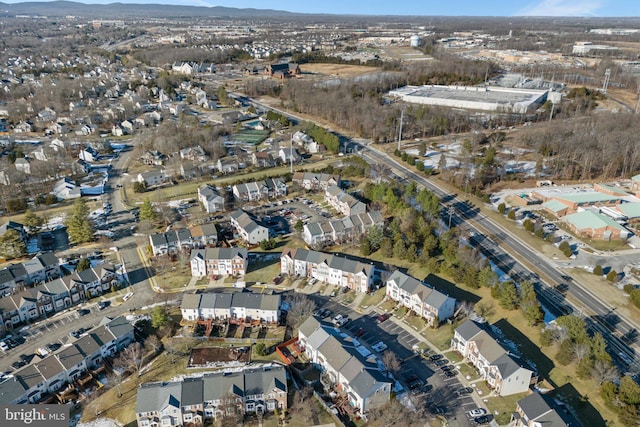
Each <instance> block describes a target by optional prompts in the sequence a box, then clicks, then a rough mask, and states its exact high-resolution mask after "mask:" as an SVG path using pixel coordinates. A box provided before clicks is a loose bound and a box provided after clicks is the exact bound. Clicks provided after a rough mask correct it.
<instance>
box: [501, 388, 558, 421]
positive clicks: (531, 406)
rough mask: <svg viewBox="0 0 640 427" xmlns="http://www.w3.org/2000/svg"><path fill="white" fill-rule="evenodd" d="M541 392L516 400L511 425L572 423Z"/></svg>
mask: <svg viewBox="0 0 640 427" xmlns="http://www.w3.org/2000/svg"><path fill="white" fill-rule="evenodd" d="M549 401H551V399H547V398H546V397H545V396H544V395H542V394H540V393H535V392H534V393H532V394H530V395H529V396H527V397H525V398H524V399H520V400H518V402H516V411H515V412H513V413H512V414H511V423H510V424H509V427H568V426H569V425H570V424H569V423H567V422H565V420H563V419H562V417H561V416H560V414H559V413H558V412H557V411H556V410H555V409H553V408H552V407H551V405H550V404H549Z"/></svg>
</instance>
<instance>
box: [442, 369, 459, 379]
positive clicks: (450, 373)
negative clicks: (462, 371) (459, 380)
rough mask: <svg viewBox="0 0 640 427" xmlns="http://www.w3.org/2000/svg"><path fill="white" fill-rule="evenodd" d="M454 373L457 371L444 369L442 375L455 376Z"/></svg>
mask: <svg viewBox="0 0 640 427" xmlns="http://www.w3.org/2000/svg"><path fill="white" fill-rule="evenodd" d="M456 375H458V371H456V370H455V369H452V370H450V371H444V376H445V377H447V378H451V377H455V376H456Z"/></svg>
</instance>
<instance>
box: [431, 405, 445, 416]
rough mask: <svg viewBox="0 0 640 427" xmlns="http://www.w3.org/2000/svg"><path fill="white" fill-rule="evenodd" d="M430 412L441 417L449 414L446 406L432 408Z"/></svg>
mask: <svg viewBox="0 0 640 427" xmlns="http://www.w3.org/2000/svg"><path fill="white" fill-rule="evenodd" d="M429 412H431V413H432V414H437V415H441V414H445V413H446V412H447V408H446V407H444V406H432V407H431V408H429Z"/></svg>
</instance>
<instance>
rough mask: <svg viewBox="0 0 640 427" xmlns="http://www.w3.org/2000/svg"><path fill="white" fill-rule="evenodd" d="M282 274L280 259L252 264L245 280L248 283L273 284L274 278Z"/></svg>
mask: <svg viewBox="0 0 640 427" xmlns="http://www.w3.org/2000/svg"><path fill="white" fill-rule="evenodd" d="M279 273H280V260H279V259H278V258H276V259H272V260H268V261H262V262H257V263H251V264H250V265H249V270H248V271H247V274H245V275H244V280H245V281H246V282H247V283H256V282H262V283H271V281H272V280H273V278H274V277H276V276H277V275H278V274H279Z"/></svg>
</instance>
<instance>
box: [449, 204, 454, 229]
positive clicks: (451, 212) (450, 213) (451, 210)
mask: <svg viewBox="0 0 640 427" xmlns="http://www.w3.org/2000/svg"><path fill="white" fill-rule="evenodd" d="M455 212H456V210H455V209H454V207H453V206H449V229H451V216H452V215H453V214H454V213H455Z"/></svg>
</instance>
